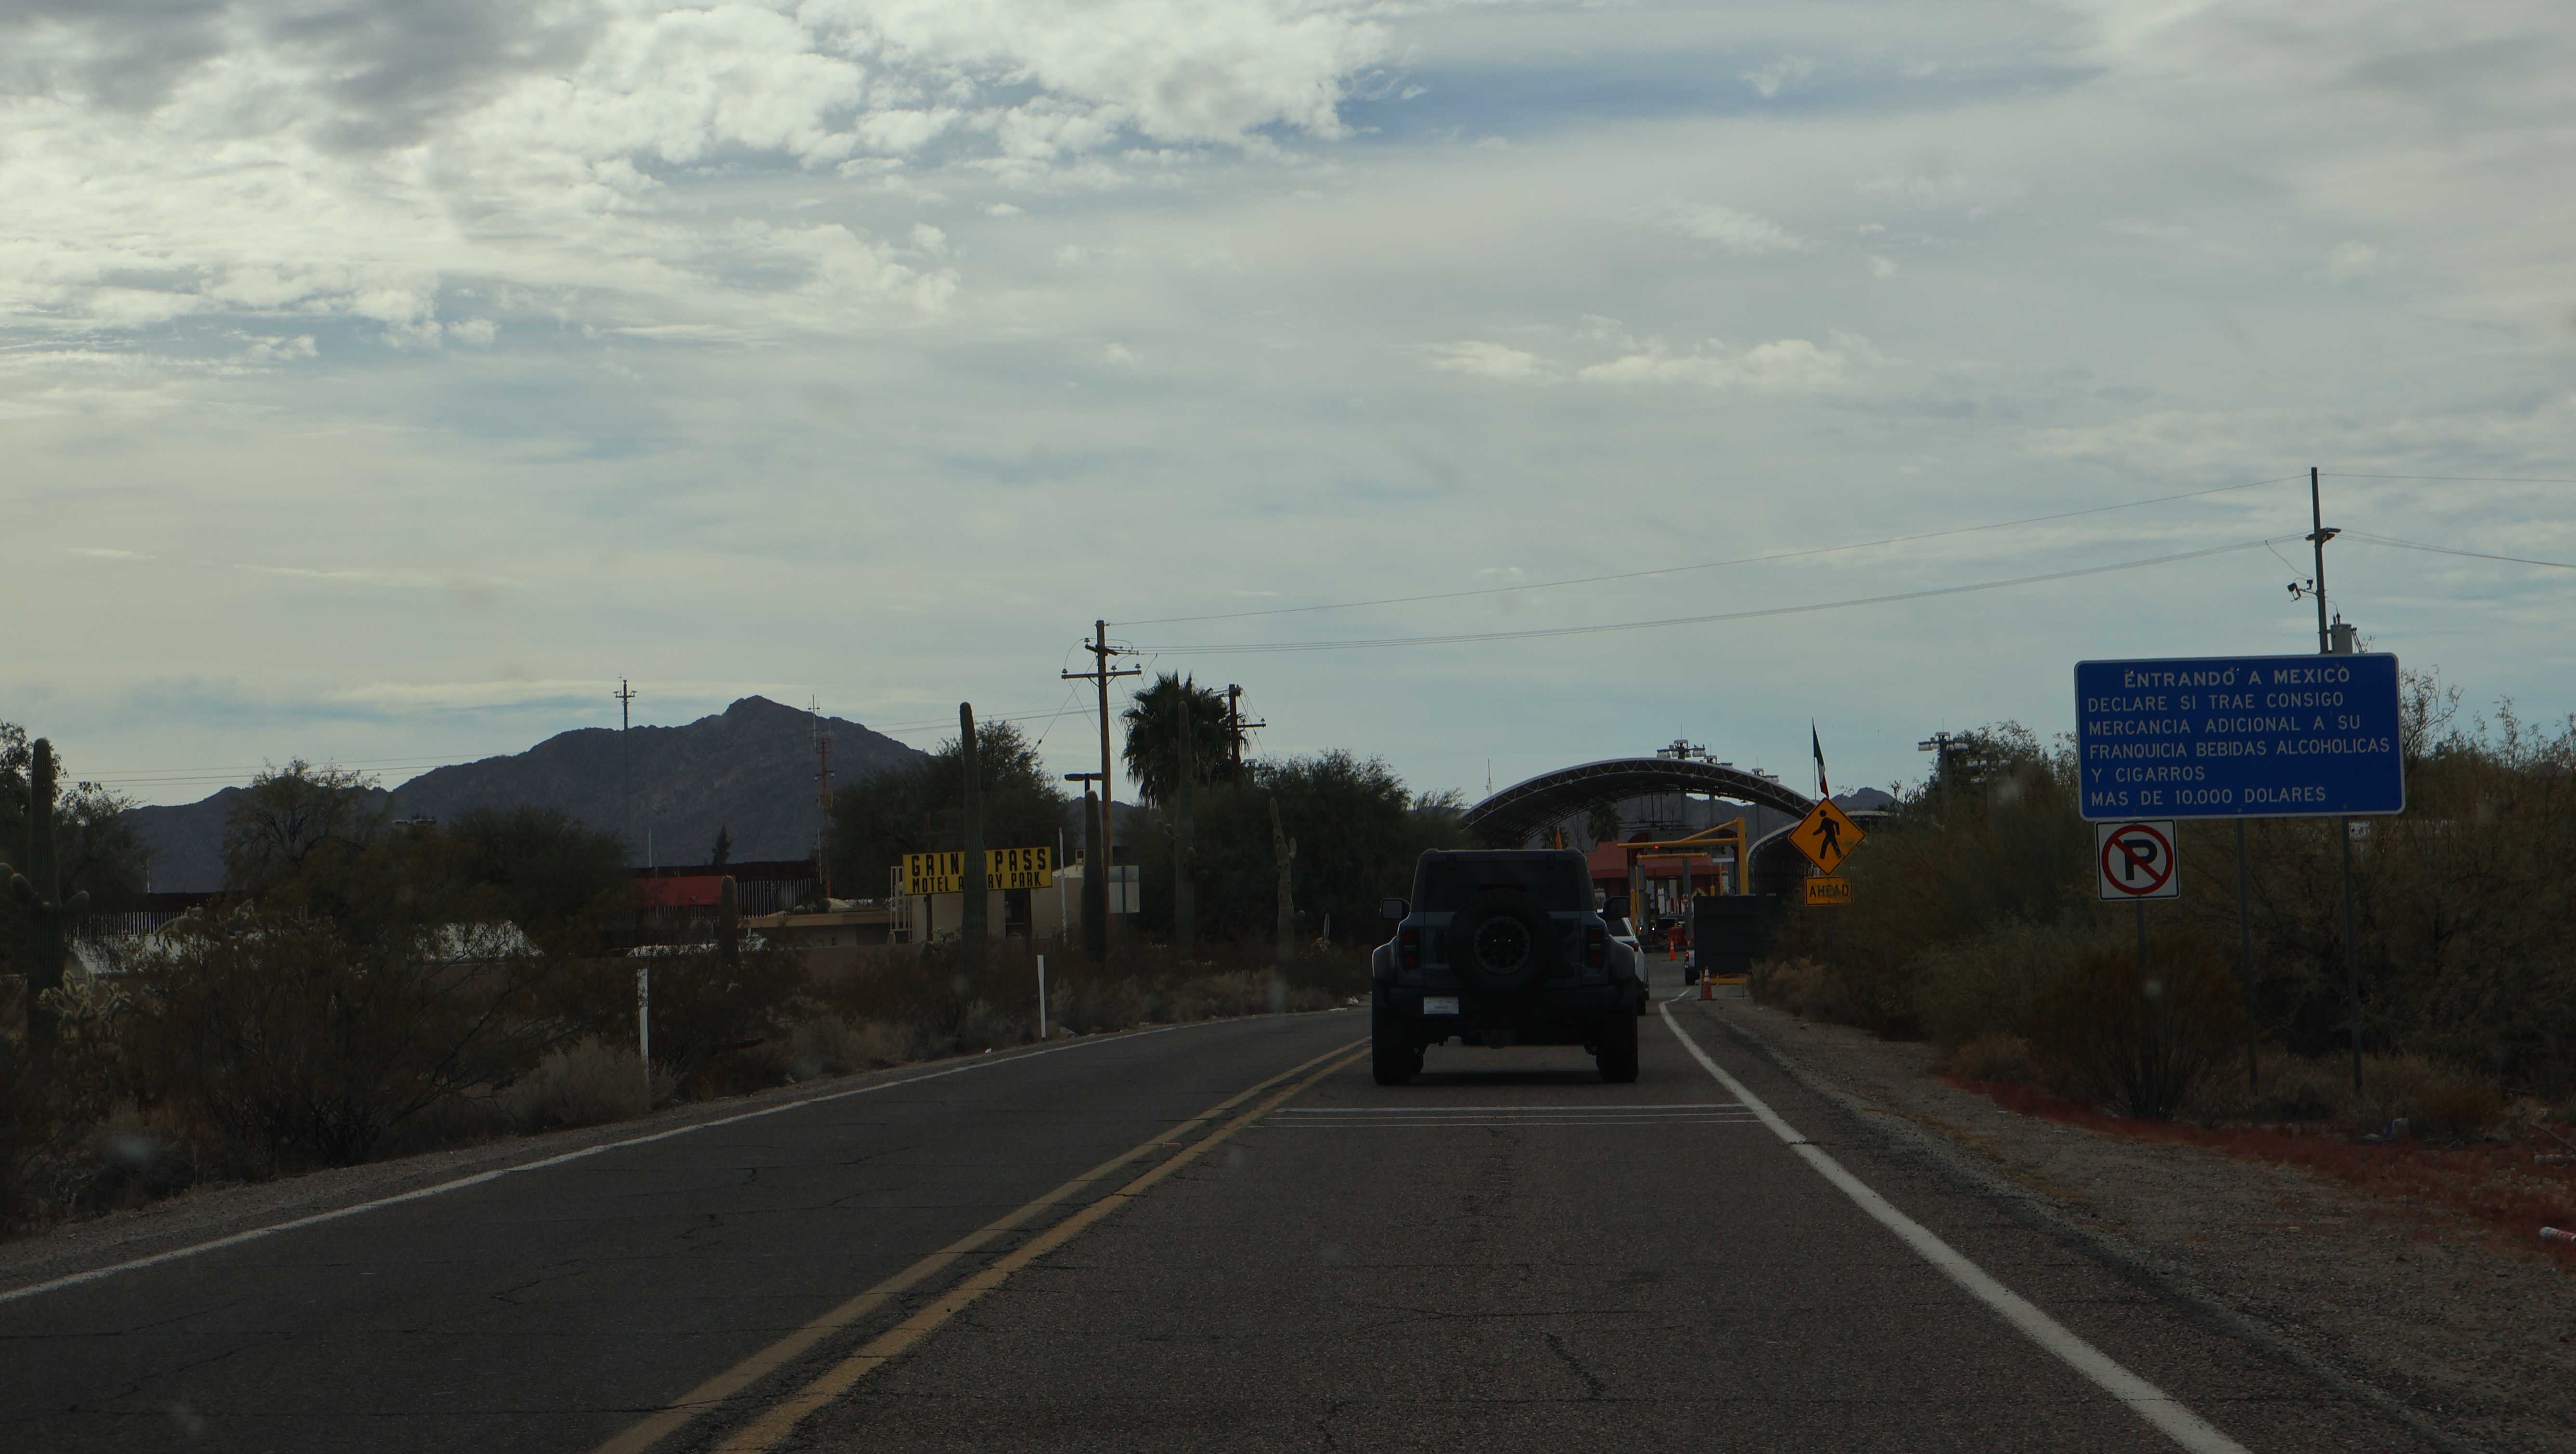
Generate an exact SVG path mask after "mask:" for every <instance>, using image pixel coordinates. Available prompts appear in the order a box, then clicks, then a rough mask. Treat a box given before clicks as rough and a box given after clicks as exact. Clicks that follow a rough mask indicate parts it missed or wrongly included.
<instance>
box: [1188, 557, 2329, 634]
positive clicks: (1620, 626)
mask: <svg viewBox="0 0 2576 1454" xmlns="http://www.w3.org/2000/svg"><path fill="white" fill-rule="evenodd" d="M2301 538H2302V537H2300V536H2296V535H2278V536H2272V537H2269V538H2267V539H2263V540H2240V541H2237V542H2236V543H2234V544H2232V545H2213V546H2210V547H2208V548H2206V549H2203V550H2186V551H2183V552H2181V553H2179V554H2176V555H2159V556H2152V557H2149V558H2148V559H2145V560H2127V561H2115V562H2113V563H2111V564H2109V565H2094V566H2083V567H2079V568H2077V569H2075V570H2062V571H2049V572H2046V573H2044V574H2040V575H2032V576H2015V577H2013V578H2011V579H2009V580H1996V581H1976V582H1972V583H1970V584H1967V585H1960V586H1932V587H1928V588H1926V589H1923V590H1919V591H1899V592H1896V593H1894V594H1892V595H1885V596H1859V597H1854V598H1852V599H1850V600H1843V601H1815V602H1810V603H1808V604H1805V605H1799V606H1765V607H1760V608H1758V609H1755V610H1749V611H1718V612H1712V613H1710V614H1708V615H1703V616H1667V617H1663V618H1661V619H1659V620H1653V621H1611V622H1603V623H1601V624H1598V625H1592V626H1542V627H1534V628H1531V629H1528V630H1521V631H1468V632H1457V633H1453V634H1450V635H1445V636H1368V637H1356V638H1352V639H1348V640H1342V641H1253V642H1235V643H1228V644H1224V645H1214V646H1165V647H1160V648H1157V649H1158V650H1159V651H1161V652H1162V653H1163V654H1165V655H1170V656H1211V655H1215V654H1217V653H1219V652H1241V653H1246V654H1252V653H1264V652H1286V651H1357V650H1363V649H1366V648H1370V647H1381V646H1449V645H1456V644H1460V643H1464V642H1476V641H1530V640H1536V639H1538V638H1541V637H1548V636H1591V635H1597V634H1600V633H1603V632H1609V631H1643V630H1649V629H1652V628H1654V627H1658V626H1700V625H1707V624H1709V623H1712V622H1718V621H1749V620H1754V619H1757V618H1759V617H1764V616H1794V615H1799V614H1802V613H1805V612H1809V611H1837V610H1841V609H1843V608H1845V607H1850V606H1884V605H1889V604H1892V603H1894V602H1898V601H1920V600H1925V599H1928V598H1930V597H1933V596H1958V595H1965V594H1967V593H1969V592H1971V591H1994V590H2001V589H2003V588H2004V587H2007V586H2028V585H2037V584H2039V583H2041V582H2044V581H2063V580H2072V579H2074V578H2075V577H2077V576H2095V575H2104V574H2108V573H2109V572H2112V571H2124V570H2140V569H2143V568H2145V567H2148V566H2157V565H2171V564H2174V563H2175V562H2177V561H2186V560H2200V559H2203V558H2205V557H2208V556H2213V555H2226V554H2229V553H2231V552H2234V551H2239V550H2258V549H2261V548H2263V547H2265V546H2268V545H2271V544H2273V543H2274V542H2276V541H2282V540H2297V539H2301Z"/></svg>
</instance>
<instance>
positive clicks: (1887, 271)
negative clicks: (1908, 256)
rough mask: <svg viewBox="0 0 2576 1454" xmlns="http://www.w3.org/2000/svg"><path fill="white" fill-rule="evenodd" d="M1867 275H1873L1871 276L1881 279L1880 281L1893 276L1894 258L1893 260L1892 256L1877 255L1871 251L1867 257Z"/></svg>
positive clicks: (1894, 268) (1894, 274) (1894, 269)
mask: <svg viewBox="0 0 2576 1454" xmlns="http://www.w3.org/2000/svg"><path fill="white" fill-rule="evenodd" d="M1869 275H1870V276H1871V277H1873V278H1877V279H1879V280H1881V281H1885V280H1886V279H1889V278H1892V277H1895V276H1896V262H1895V260H1894V259H1893V258H1885V257H1880V256H1879V255H1877V254H1876V253H1872V254H1870V259H1869Z"/></svg>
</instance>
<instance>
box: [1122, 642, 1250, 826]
mask: <svg viewBox="0 0 2576 1454" xmlns="http://www.w3.org/2000/svg"><path fill="white" fill-rule="evenodd" d="M1185 700H1186V701H1187V702H1188V703H1189V708H1190V711H1189V721H1190V746H1191V749H1192V751H1191V758H1192V762H1193V764H1194V766H1195V767H1196V768H1197V774H1196V776H1197V779H1198V781H1200V782H1202V783H1212V782H1221V781H1223V780H1224V778H1225V776H1226V772H1227V764H1228V761H1229V759H1230V758H1231V757H1232V752H1233V743H1232V742H1231V741H1230V740H1229V739H1228V738H1227V736H1226V730H1225V693H1223V692H1221V691H1218V690H1216V689H1215V688H1213V687H1202V686H1200V685H1199V684H1198V682H1197V680H1196V679H1195V678H1191V677H1184V676H1181V675H1179V674H1177V673H1174V672H1165V673H1163V674H1162V675H1161V676H1158V677H1156V678H1154V681H1153V685H1151V686H1148V687H1146V688H1144V689H1143V690H1141V691H1139V692H1137V693H1136V695H1135V698H1134V701H1133V705H1131V706H1129V707H1128V708H1127V710H1126V711H1125V712H1124V713H1122V714H1121V715H1120V717H1119V721H1120V722H1122V723H1123V724H1125V726H1126V729H1127V745H1126V747H1125V749H1123V751H1122V752H1121V754H1120V755H1121V757H1122V758H1123V759H1124V760H1125V763H1126V766H1127V776H1128V777H1130V778H1132V779H1134V780H1135V782H1136V792H1137V796H1139V797H1141V798H1143V799H1144V800H1145V801H1146V802H1148V803H1158V804H1159V803H1163V802H1166V801H1168V800H1169V799H1170V796H1171V792H1172V788H1173V786H1174V785H1175V784H1176V783H1177V782H1178V781H1179V777H1180V756H1181V703H1182V702H1183V701H1185Z"/></svg>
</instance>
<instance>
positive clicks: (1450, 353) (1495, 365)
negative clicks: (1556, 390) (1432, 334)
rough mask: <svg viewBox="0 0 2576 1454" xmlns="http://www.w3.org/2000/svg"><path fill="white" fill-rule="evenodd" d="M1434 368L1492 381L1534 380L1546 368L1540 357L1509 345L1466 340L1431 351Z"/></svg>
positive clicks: (1446, 344)
mask: <svg viewBox="0 0 2576 1454" xmlns="http://www.w3.org/2000/svg"><path fill="white" fill-rule="evenodd" d="M1431 353H1432V359H1431V366H1432V367H1433V368H1435V369H1446V370H1448V371H1449V372H1451V373H1453V374H1476V375H1480V376H1482V377H1484V378H1489V379H1533V378H1537V377H1539V376H1540V375H1541V374H1542V373H1543V372H1544V371H1545V369H1546V364H1545V362H1544V361H1543V360H1541V359H1540V358H1539V356H1538V355H1537V354H1534V353H1531V352H1529V351H1528V350H1526V349H1519V348H1513V347H1511V346H1510V345H1508V344H1501V343H1487V342H1484V341H1482V340H1479V339H1465V340H1461V341H1459V342H1457V343H1444V344H1441V345H1439V346H1438V347H1436V348H1434V349H1432V350H1431Z"/></svg>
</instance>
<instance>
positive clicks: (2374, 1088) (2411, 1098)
mask: <svg viewBox="0 0 2576 1454" xmlns="http://www.w3.org/2000/svg"><path fill="white" fill-rule="evenodd" d="M2361 1079H2362V1083H2361V1089H2360V1090H2358V1091H2356V1090H2354V1089H2353V1084H2352V1061H2351V1060H2350V1059H2349V1058H2346V1057H2340V1056H2327V1057H2323V1058H2320V1059H2313V1060H2311V1059H2301V1058H2298V1057H2292V1056H2267V1057H2265V1058H2264V1060H2263V1062H2262V1066H2261V1080H2260V1084H2261V1090H2260V1093H2259V1094H2256V1095H2253V1096H2250V1097H2249V1096H2248V1095H2247V1094H2246V1088H2245V1078H2244V1064H2243V1061H2242V1060H2241V1059H2240V1060H2239V1061H2238V1063H2237V1064H2236V1065H2234V1066H2233V1067H2230V1068H2229V1070H2227V1071H2226V1072H2224V1073H2222V1074H2219V1075H2216V1076H2213V1077H2211V1078H2210V1079H2209V1080H2208V1081H2207V1082H2206V1083H2204V1084H2203V1085H2202V1086H2200V1087H2199V1088H2198V1089H2197V1090H2196V1091H2195V1094H2194V1104H2193V1105H2192V1106H2191V1108H2190V1109H2191V1111H2192V1113H2193V1114H2194V1115H2195V1116H2196V1117H2197V1118H2198V1119H2200V1120H2202V1121H2205V1122H2215V1121H2238V1120H2242V1121H2250V1122H2256V1123H2280V1122H2308V1123H2318V1124H2323V1125H2329V1126H2334V1127H2337V1128H2340V1129H2343V1130H2347V1131H2352V1132H2355V1133H2361V1132H2384V1131H2386V1130H2387V1129H2388V1128H2389V1127H2390V1126H2391V1125H2393V1124H2395V1123H2396V1122H2398V1121H2404V1122H2405V1123H2406V1129H2407V1130H2408V1131H2409V1132H2410V1133H2411V1134H2413V1135H2414V1136H2415V1137H2417V1138H2418V1139H2422V1140H2435V1141H2451V1140H2462V1141H2468V1140H2475V1139H2477V1138H2479V1137H2481V1136H2484V1135H2487V1134H2489V1133H2490V1132H2492V1131H2494V1130H2495V1129H2496V1128H2497V1127H2498V1126H2499V1125H2501V1124H2502V1123H2503V1121H2504V1118H2505V1100H2504V1093H2503V1092H2502V1091H2501V1090H2499V1089H2498V1088H2497V1087H2496V1085H2495V1083H2494V1082H2493V1081H2491V1080H2488V1079H2487V1078H2486V1077H2484V1076H2480V1075H2476V1074H2472V1073H2471V1072H2468V1071H2465V1070H2461V1069H2459V1068H2458V1067H2456V1066H2451V1065H2445V1064H2443V1063H2442V1062H2440V1061H2437V1060H2432V1059H2429V1058H2427V1057H2425V1056H2421V1055H2371V1056H2365V1057H2363V1060H2362V1078H2361Z"/></svg>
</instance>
